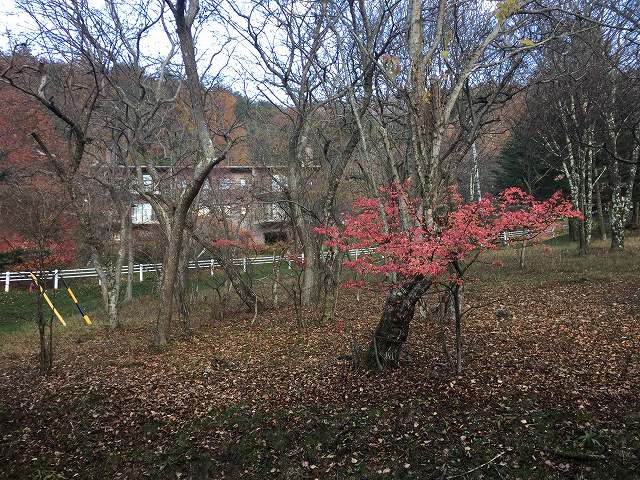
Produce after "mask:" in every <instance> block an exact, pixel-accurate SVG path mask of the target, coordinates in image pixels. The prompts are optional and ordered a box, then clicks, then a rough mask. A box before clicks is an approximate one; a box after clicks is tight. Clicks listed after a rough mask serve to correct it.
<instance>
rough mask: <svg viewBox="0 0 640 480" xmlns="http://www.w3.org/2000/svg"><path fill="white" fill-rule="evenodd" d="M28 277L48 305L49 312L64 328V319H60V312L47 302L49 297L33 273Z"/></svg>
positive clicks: (49, 301) (65, 324)
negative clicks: (51, 312)
mask: <svg viewBox="0 0 640 480" xmlns="http://www.w3.org/2000/svg"><path fill="white" fill-rule="evenodd" d="M29 275H31V279H32V280H33V283H35V284H36V286H37V287H38V288H39V289H40V293H41V294H42V296H43V297H44V299H45V301H46V302H47V305H49V308H51V311H53V314H54V315H55V316H56V318H57V319H58V320H59V321H60V323H61V324H62V326H63V327H66V326H67V323H66V322H65V321H64V318H62V315H60V312H59V311H58V310H57V309H56V307H55V306H54V305H53V303H52V302H51V300H49V295H47V294H46V292H45V291H44V289H43V288H42V287H41V286H40V284H39V283H38V279H37V278H36V276H35V275H34V274H33V273H29Z"/></svg>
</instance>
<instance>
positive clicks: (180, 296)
mask: <svg viewBox="0 0 640 480" xmlns="http://www.w3.org/2000/svg"><path fill="white" fill-rule="evenodd" d="M185 243H188V242H185ZM190 250H191V249H190V248H189V245H184V246H183V247H182V252H180V260H179V263H178V277H177V285H176V305H177V307H178V314H179V316H180V323H181V324H182V331H183V333H184V334H185V335H191V334H192V333H193V327H192V325H191V312H190V309H189V295H188V290H189V285H188V280H189V279H188V273H189V268H188V267H189V253H190Z"/></svg>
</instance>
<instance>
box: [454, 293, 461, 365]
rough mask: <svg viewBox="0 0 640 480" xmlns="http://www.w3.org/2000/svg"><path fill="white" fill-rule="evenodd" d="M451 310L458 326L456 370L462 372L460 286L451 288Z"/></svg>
mask: <svg viewBox="0 0 640 480" xmlns="http://www.w3.org/2000/svg"><path fill="white" fill-rule="evenodd" d="M451 300H452V301H451V311H452V313H453V319H454V322H455V326H456V372H457V373H460V372H462V311H461V309H460V286H459V285H455V286H454V287H453V289H452V290H451Z"/></svg>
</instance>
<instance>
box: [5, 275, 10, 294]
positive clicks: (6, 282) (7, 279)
mask: <svg viewBox="0 0 640 480" xmlns="http://www.w3.org/2000/svg"><path fill="white" fill-rule="evenodd" d="M9 282H11V274H10V273H9V272H5V274H4V291H5V293H6V292H8V291H9Z"/></svg>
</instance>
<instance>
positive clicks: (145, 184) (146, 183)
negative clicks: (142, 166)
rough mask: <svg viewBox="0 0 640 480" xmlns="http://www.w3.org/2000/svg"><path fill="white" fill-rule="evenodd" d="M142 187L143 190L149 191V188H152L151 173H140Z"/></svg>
mask: <svg viewBox="0 0 640 480" xmlns="http://www.w3.org/2000/svg"><path fill="white" fill-rule="evenodd" d="M142 188H143V189H144V191H145V192H150V191H151V190H153V179H152V178H151V175H149V174H147V173H145V174H144V175H142Z"/></svg>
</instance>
